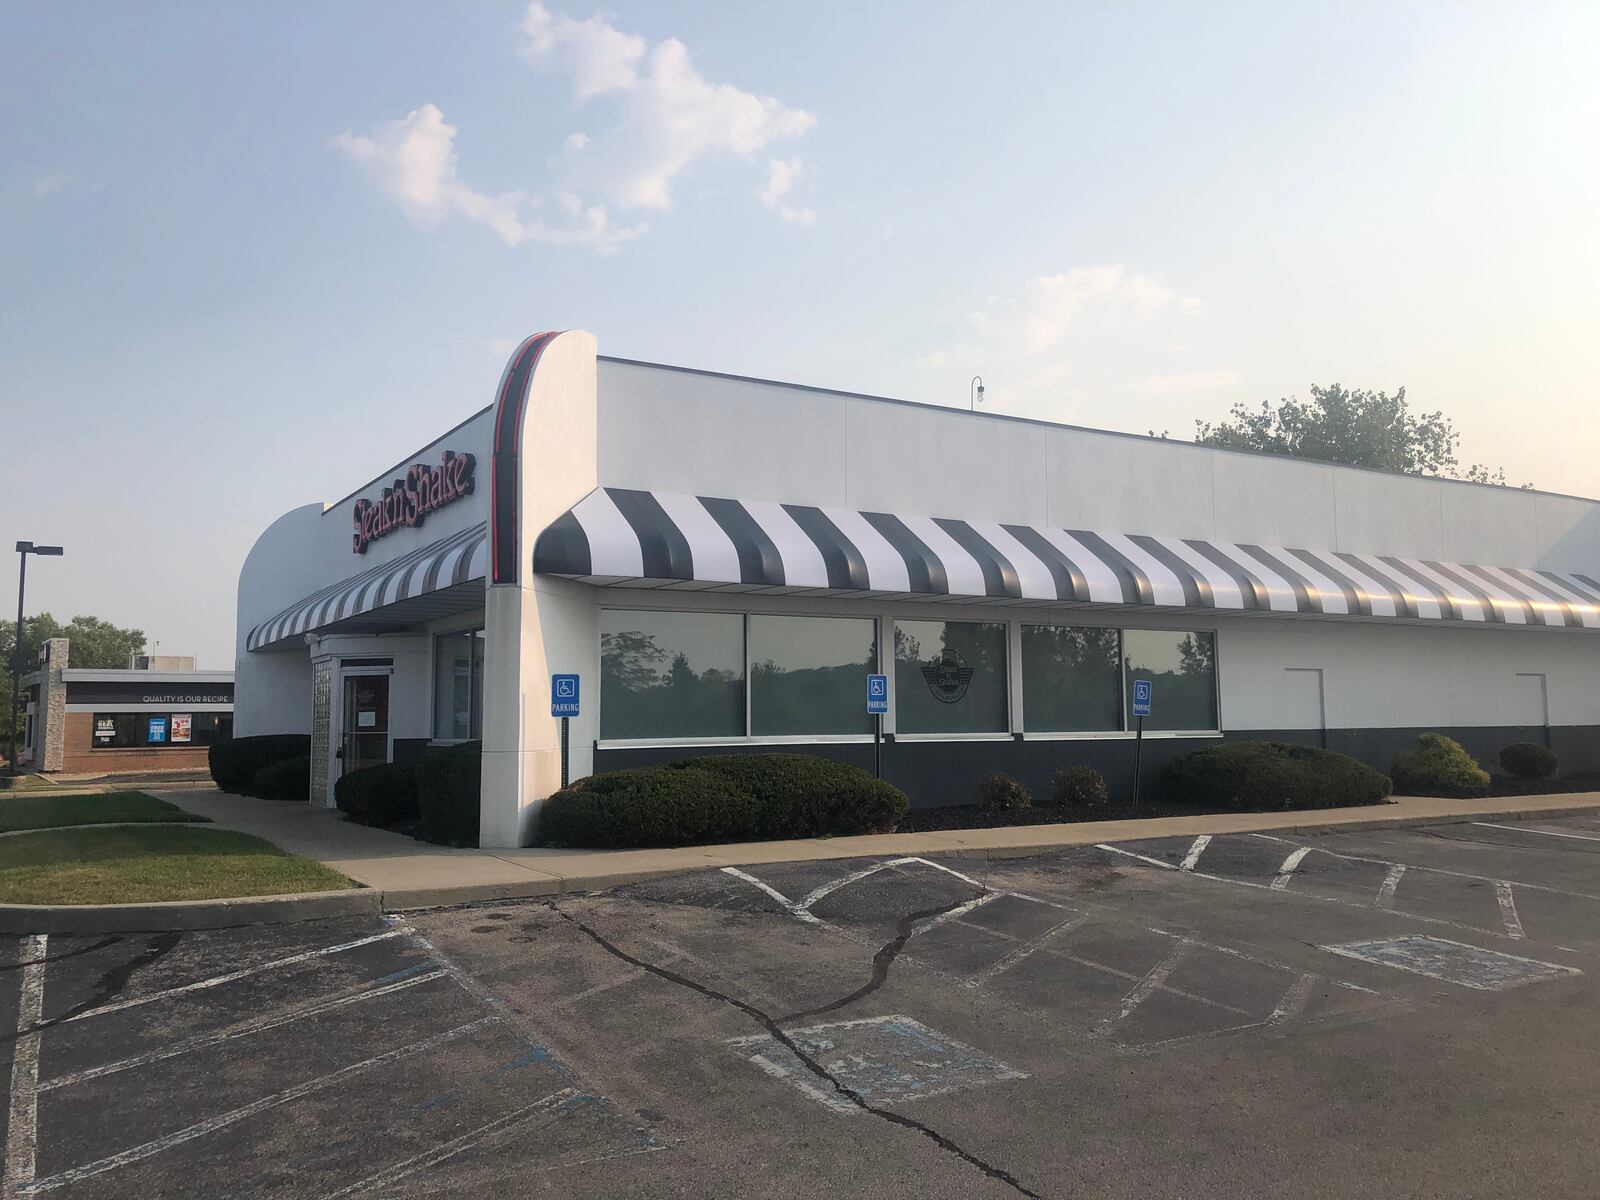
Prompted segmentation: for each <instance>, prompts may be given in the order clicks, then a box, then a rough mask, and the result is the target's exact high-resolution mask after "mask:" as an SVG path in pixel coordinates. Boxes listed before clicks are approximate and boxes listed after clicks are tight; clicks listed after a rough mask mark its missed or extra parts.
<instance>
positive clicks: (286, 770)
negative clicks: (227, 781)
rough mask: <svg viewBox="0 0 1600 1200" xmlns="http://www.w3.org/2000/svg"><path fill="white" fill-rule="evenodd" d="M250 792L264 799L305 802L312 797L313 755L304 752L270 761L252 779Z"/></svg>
mask: <svg viewBox="0 0 1600 1200" xmlns="http://www.w3.org/2000/svg"><path fill="white" fill-rule="evenodd" d="M248 794H249V795H251V796H258V797H260V798H261V799H262V800H298V801H299V802H300V803H301V804H305V803H306V802H308V801H309V800H310V799H311V756H310V755H309V754H302V755H300V756H299V757H298V758H281V759H279V760H278V761H277V762H272V763H268V764H267V765H266V766H264V767H262V768H261V770H259V771H257V772H256V777H255V778H254V779H252V780H251V781H250V791H249V793H248Z"/></svg>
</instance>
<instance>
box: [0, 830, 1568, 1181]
mask: <svg viewBox="0 0 1600 1200" xmlns="http://www.w3.org/2000/svg"><path fill="white" fill-rule="evenodd" d="M1597 864H1600V813H1591V814H1585V815H1583V816H1576V817H1568V818H1564V819H1562V820H1559V821H1531V820H1530V821H1506V822H1489V823H1479V824H1451V825H1438V826H1433V827H1427V828H1411V829H1393V830H1387V831H1382V832H1351V833H1342V834H1336V835H1324V836H1310V837H1276V836H1273V837H1268V836H1263V835H1223V836H1217V837H1214V838H1209V839H1207V838H1201V839H1191V838H1184V839H1174V840H1154V841H1141V842H1128V843H1118V844H1116V845H1109V846H1102V847H1086V848H1083V849H1078V850H1072V851H1059V852H1051V853H1045V854H1040V855H1036V856H1032V857H1026V858H1010V859H997V860H993V861H984V860H975V859H969V858H948V859H942V860H941V859H932V858H927V859H924V858H906V857H893V856H886V857H883V858H875V859H866V860H854V861H848V862H826V863H795V864H779V865H770V866H763V867H751V868H747V869H743V870H738V871H735V870H726V871H708V872H702V873H698V874H693V875H686V876H677V877H673V878H669V879H663V880H659V881H655V882H651V883H647V884H642V885H637V886H633V887H629V888H623V889H619V890H617V891H613V892H610V893H606V894H602V895H594V896H573V897H564V898H561V899H559V900H555V901H528V902H521V903H507V904H502V905H495V906H485V907H475V908H465V909H455V910H438V911H432V912H426V913H418V914H413V915H410V916H408V917H405V918H390V919H387V920H381V921H379V920H370V921H368V920H363V921H345V922H325V923H311V924H305V925H299V926H292V927H283V928H274V929H239V930H231V931H219V932H212V933H193V934H182V935H179V934H149V935H131V936H124V937H115V938H58V937H50V938H48V939H44V938H28V939H20V940H12V942H11V944H10V945H9V946H8V947H7V948H6V950H5V951H4V957H5V962H4V964H0V965H3V966H4V968H5V969H4V970H0V1028H4V1029H5V1030H6V1031H8V1036H7V1038H6V1047H7V1049H6V1054H5V1057H6V1058H7V1060H8V1062H7V1063H6V1065H5V1067H4V1070H5V1073H6V1078H7V1079H8V1080H9V1093H8V1095H9V1103H8V1105H7V1111H6V1154H5V1166H6V1180H5V1188H6V1195H7V1196H33V1195H51V1196H57V1197H61V1198H62V1200H77V1198H80V1197H81V1198H90V1197H93V1198H102V1197H105V1198H109V1197H140V1198H141V1200H157V1198H161V1197H179V1196H183V1197H190V1196H194V1197H200V1196H204V1197H229V1198H234V1197H272V1198H280V1197H285V1198H287V1197H306V1198H317V1200H333V1198H335V1197H343V1196H363V1197H379V1198H382V1197H394V1198H398V1197H481V1196H486V1195H498V1196H505V1197H516V1196H542V1195H551V1196H562V1197H602V1196H604V1197H657V1196H695V1197H742V1196H764V1197H809V1196H818V1197H821V1196H828V1197H834V1196H840V1195H867V1196H886V1197H918V1198H922V1200H926V1198H928V1197H969V1196H985V1197H988V1196H993V1197H1006V1196H1018V1195H1023V1196H1051V1197H1054V1196H1079V1195H1084V1196H1097V1197H1102V1196H1104V1197H1122V1196H1127V1197H1135V1196H1138V1197H1151V1196H1156V1197H1187V1196H1230V1197H1233V1196H1274V1197H1312V1196H1316V1197H1345V1196H1348V1197H1356V1196H1361V1197H1366V1196H1371V1195H1375V1194H1384V1195H1391V1196H1439V1197H1446V1196H1448V1197H1465V1196H1485V1197H1487V1196H1503V1195H1512V1194H1516V1195H1525V1196H1540V1197H1562V1196H1573V1197H1577V1196H1585V1197H1587V1196H1592V1195H1593V1194H1594V1191H1595V1188H1594V1180H1595V1179H1596V1178H1600V1143H1597V1141H1596V1139H1595V1137H1594V1114H1595V1112H1596V1110H1597V1108H1600V1071H1597V1069H1596V1066H1595V1064H1596V1062H1597V1061H1600V1059H1597V1056H1600V1031H1597V1022H1596V1016H1597V1014H1600V1004H1597V999H1600V993H1597V990H1596V987H1595V973H1596V971H1597V970H1600V873H1597V871H1596V866H1597Z"/></svg>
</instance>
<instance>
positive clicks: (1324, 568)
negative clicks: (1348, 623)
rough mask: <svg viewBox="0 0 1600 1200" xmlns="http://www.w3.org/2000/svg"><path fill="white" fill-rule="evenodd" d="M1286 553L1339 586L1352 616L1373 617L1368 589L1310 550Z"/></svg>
mask: <svg viewBox="0 0 1600 1200" xmlns="http://www.w3.org/2000/svg"><path fill="white" fill-rule="evenodd" d="M1284 553H1285V554H1286V555H1288V556H1289V557H1291V558H1295V559H1298V560H1299V561H1300V562H1303V563H1305V564H1306V566H1308V567H1310V568H1311V569H1312V570H1313V571H1316V572H1317V573H1318V574H1320V575H1324V576H1326V577H1327V578H1328V579H1331V580H1332V581H1333V582H1334V583H1336V584H1338V585H1339V590H1340V591H1341V592H1343V593H1344V602H1345V607H1346V608H1347V609H1348V610H1349V611H1350V613H1351V614H1352V615H1356V616H1364V617H1370V616H1371V615H1372V600H1371V598H1370V597H1369V596H1368V595H1367V592H1366V589H1365V588H1363V587H1362V586H1361V585H1360V584H1358V583H1357V582H1356V581H1355V580H1353V579H1351V578H1350V576H1348V575H1346V574H1345V573H1344V572H1343V571H1341V570H1339V568H1338V567H1336V566H1334V565H1333V564H1332V563H1330V562H1328V561H1326V560H1325V559H1321V558H1318V557H1317V556H1316V555H1315V554H1312V553H1311V552H1310V551H1309V550H1289V549H1285V551H1284Z"/></svg>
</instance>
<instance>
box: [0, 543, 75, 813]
mask: <svg viewBox="0 0 1600 1200" xmlns="http://www.w3.org/2000/svg"><path fill="white" fill-rule="evenodd" d="M63 553H65V551H63V550H62V549H61V547H60V546H35V545H34V544H33V543H32V542H18V543H17V558H18V563H19V565H18V567H17V624H16V628H15V630H14V631H13V636H12V639H11V708H10V711H9V712H8V713H7V719H6V731H7V737H8V740H9V742H10V745H9V746H8V747H7V749H6V764H7V767H6V770H7V772H8V776H9V778H8V781H7V782H8V783H9V782H10V781H12V780H15V779H16V777H17V775H18V774H19V772H18V771H17V694H18V688H19V687H20V686H21V684H22V597H23V594H24V593H25V592H26V591H27V588H28V555H30V554H38V555H41V556H43V557H45V558H60V557H61V555H62V554H63Z"/></svg>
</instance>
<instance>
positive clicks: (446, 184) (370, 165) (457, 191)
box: [333, 104, 644, 250]
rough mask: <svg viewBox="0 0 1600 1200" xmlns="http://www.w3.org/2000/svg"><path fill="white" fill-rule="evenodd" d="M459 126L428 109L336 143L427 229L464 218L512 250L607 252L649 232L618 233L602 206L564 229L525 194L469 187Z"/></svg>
mask: <svg viewBox="0 0 1600 1200" xmlns="http://www.w3.org/2000/svg"><path fill="white" fill-rule="evenodd" d="M455 138H456V127H455V126H454V125H451V124H449V123H448V122H447V121H446V120H445V119H444V113H443V112H441V111H440V110H439V108H438V106H437V105H433V104H424V105H423V106H422V107H421V108H418V109H415V110H413V111H412V112H409V113H407V114H406V115H405V116H404V117H403V118H401V119H400V120H398V121H386V122H384V123H383V124H382V125H380V126H378V128H377V129H375V130H374V131H373V134H372V136H371V137H363V136H360V135H357V134H352V133H341V134H340V135H339V136H338V137H336V138H334V139H333V145H334V146H335V147H336V148H337V149H339V150H340V151H342V152H343V153H344V154H345V156H346V157H348V158H349V159H350V160H351V161H352V162H354V163H355V164H356V165H357V166H358V167H360V168H361V170H362V171H363V172H364V173H365V174H366V175H367V177H368V178H369V179H370V180H371V181H372V183H373V185H374V186H375V187H376V188H377V189H378V190H379V191H380V192H381V193H383V194H384V195H385V196H387V197H388V198H389V199H390V200H392V201H394V203H395V204H397V205H398V206H399V207H400V210H401V211H402V212H404V213H405V214H406V216H407V217H409V218H410V220H411V221H412V223H413V224H415V225H417V226H418V227H419V228H422V229H431V228H433V227H434V226H435V225H437V224H439V222H440V221H442V220H444V219H445V218H446V217H453V216H454V217H464V218H466V219H467V220H469V221H475V222H477V223H478V224H480V225H485V226H487V227H488V228H490V229H492V230H494V232H495V233H497V234H499V235H500V238H501V240H503V241H504V242H505V243H506V245H508V246H516V245H519V244H521V243H523V242H547V243H551V244H554V245H569V244H583V245H589V246H594V247H596V248H598V249H602V250H610V249H614V248H615V247H616V246H617V244H618V243H620V242H623V241H626V240H627V239H628V238H631V237H637V236H638V235H639V234H640V233H643V232H644V226H643V225H637V226H633V227H631V228H617V227H615V226H613V225H612V224H611V221H610V219H609V217H608V215H607V213H606V210H605V207H604V206H603V205H590V206H584V205H582V204H581V203H580V204H574V205H572V206H570V207H569V209H568V215H569V216H571V217H573V218H574V221H573V223H572V224H571V225H570V226H568V227H566V228H553V227H551V226H548V225H546V224H544V223H542V222H539V221H535V220H532V219H530V217H529V216H528V215H527V210H528V209H529V208H532V207H536V206H537V204H538V201H537V200H533V201H530V200H529V199H528V197H527V196H526V195H525V194H524V193H522V192H502V193H500V194H498V195H489V194H488V193H485V192H480V191H478V190H476V189H475V188H472V187H470V186H468V185H467V184H465V183H463V182H462V181H461V179H460V178H459V176H458V174H457V164H456V150H455Z"/></svg>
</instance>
